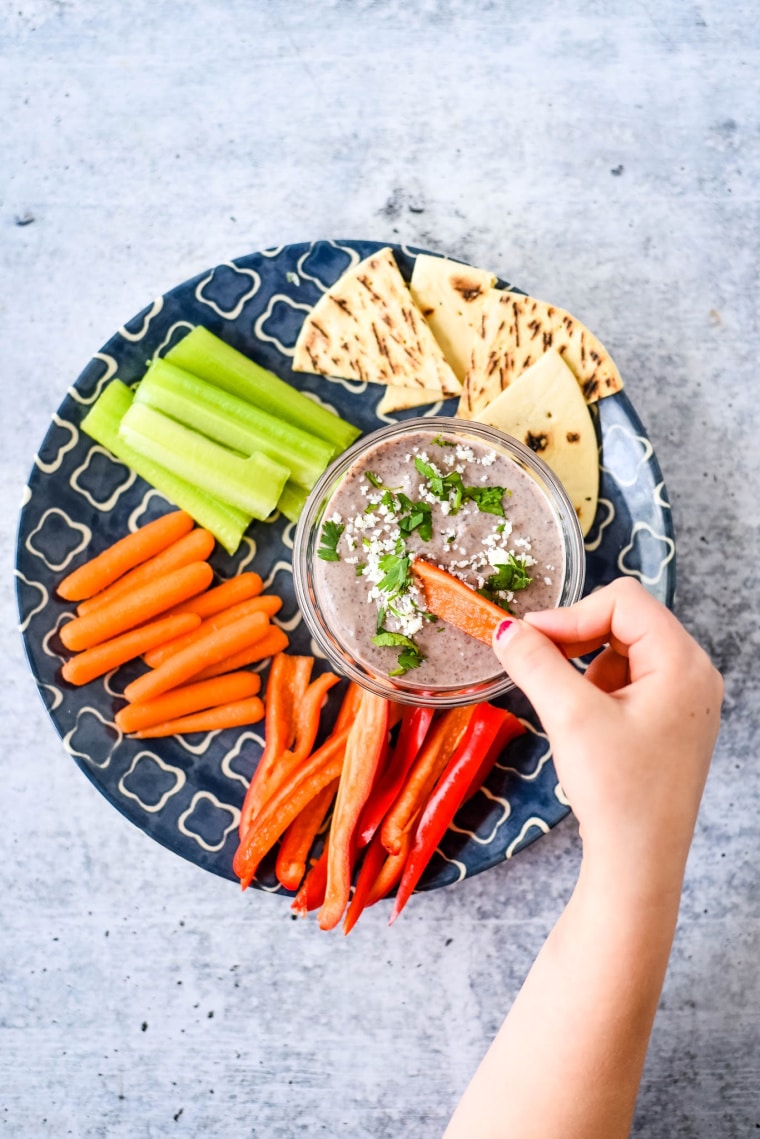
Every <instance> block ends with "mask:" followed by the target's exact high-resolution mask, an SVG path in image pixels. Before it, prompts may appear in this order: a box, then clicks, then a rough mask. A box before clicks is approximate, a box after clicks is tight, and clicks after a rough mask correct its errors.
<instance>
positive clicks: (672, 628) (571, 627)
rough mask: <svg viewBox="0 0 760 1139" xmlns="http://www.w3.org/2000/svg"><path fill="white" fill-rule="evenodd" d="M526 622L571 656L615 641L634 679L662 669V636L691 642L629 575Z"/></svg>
mask: <svg viewBox="0 0 760 1139" xmlns="http://www.w3.org/2000/svg"><path fill="white" fill-rule="evenodd" d="M525 621H526V622H527V623H528V624H530V625H533V626H534V627H535V628H537V629H540V630H541V632H542V633H544V634H545V635H546V636H547V637H550V638H551V640H553V641H554V642H555V644H557V645H558V646H559V647H560V648H562V650H563V651H564V652H565V653H566V654H567V655H568V656H583V655H584V654H585V653H589V652H592V651H593V650H594V649H598V648H600V647H601V646H602V645H605V644H610V645H612V647H613V648H614V650H615V651H616V652H617V653H619V654H620V655H621V656H627V657H628V658H629V660H630V662H631V679H636V678H637V677H639V678H640V677H642V676H645V675H646V674H647V673H649V672H653V671H658V670H659V669H660V668H661V667H662V661H663V652H662V644H663V639H668V640H671V642H673V643H674V645H680V644H681V643H683V644H684V645H686V643H688V641H689V640H690V638H689V635H688V633H687V632H686V630H685V629H684V628H683V626H682V625H681V624H680V622H679V621H678V619H677V618H676V617H674V616H673V614H672V613H671V612H670V610H669V609H667V608H666V607H665V606H664V605H663V604H662V603H661V602H659V601H658V600H657V599H656V598H655V597H653V596H652V595H651V594H650V593H649V592H648V591H647V590H646V589H644V587H643V586H642V585H640V584H639V582H638V581H636V580H635V579H634V578H631V577H622V578H616V579H615V581H613V582H611V583H610V584H609V585H606V586H603V587H602V588H601V589H598V590H596V592H594V593H591V594H589V596H588V597H584V598H583V600H582V601H579V602H577V603H576V604H575V605H571V606H570V607H568V608H566V609H547V610H543V611H540V612H536V613H529V614H528V615H527V616H526V617H525Z"/></svg>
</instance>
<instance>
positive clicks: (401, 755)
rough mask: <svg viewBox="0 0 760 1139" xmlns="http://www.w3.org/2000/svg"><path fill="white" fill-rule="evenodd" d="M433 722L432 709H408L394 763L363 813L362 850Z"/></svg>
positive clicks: (360, 823) (394, 751) (359, 832)
mask: <svg viewBox="0 0 760 1139" xmlns="http://www.w3.org/2000/svg"><path fill="white" fill-rule="evenodd" d="M432 719H433V709H432V708H423V707H419V708H405V709H404V711H403V713H402V717H401V729H400V731H399V736H398V740H397V741H396V746H395V748H394V749H393V753H392V755H391V759H390V763H389V764H388V767H387V769H386V771H385V772H384V773H383V775H382V777H381V778H380V779H379V780H378V781H377V783H376V784H375V786H374V787H373V788H372V793H371V794H370V797H369V799H368V800H367V802H366V803H365V804H364V807H363V809H362V813H361V818H360V819H359V826H358V827H357V836H358V842H359V846H360V847H361V846H366V845H367V843H368V842H369V841H370V840H371V838H372V836H373V835H374V833H375V831H376V830H377V828H378V827H379V826H380V824H381V823H382V821H383V819H384V818H385V814H386V812H387V810H388V808H389V807H390V805H391V804H392V803H393V800H394V799H395V798H396V796H397V795H398V793H399V791H400V790H401V788H402V786H403V784H404V780H405V779H406V776H407V774H408V772H409V768H410V767H411V766H412V764H413V763H414V761H415V759H416V758H417V755H418V753H419V750H420V748H421V747H422V743H423V740H424V739H425V736H426V735H427V733H428V728H429V727H430V724H431V721H432Z"/></svg>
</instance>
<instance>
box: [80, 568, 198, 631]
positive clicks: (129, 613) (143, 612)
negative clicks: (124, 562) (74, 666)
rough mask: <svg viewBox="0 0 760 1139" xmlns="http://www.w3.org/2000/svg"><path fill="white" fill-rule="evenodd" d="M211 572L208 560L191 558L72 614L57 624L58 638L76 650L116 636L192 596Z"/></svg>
mask: <svg viewBox="0 0 760 1139" xmlns="http://www.w3.org/2000/svg"><path fill="white" fill-rule="evenodd" d="M213 576H214V573H213V570H212V569H211V566H210V565H209V564H208V562H193V563H192V564H191V565H189V566H183V567H182V569H178V570H173V571H172V573H168V574H166V575H165V577H160V578H158V580H157V581H153V582H149V583H148V584H147V585H141V586H140V587H139V588H138V589H136V590H135V591H134V592H133V593H128V594H127V595H126V597H117V598H116V599H115V600H114V601H111V602H109V603H108V604H107V605H103V606H102V607H101V608H98V609H96V610H95V611H94V613H88V614H87V615H86V616H85V617H75V618H74V620H73V621H69V623H68V624H67V625H63V626H62V627H61V633H60V636H61V640H62V641H63V643H64V645H65V646H66V648H67V649H70V650H71V651H72V652H78V651H79V650H80V649H89V648H92V646H93V645H98V644H100V643H101V642H102V641H108V640H110V639H111V638H112V637H117V636H118V635H119V633H125V632H126V631H127V629H134V628H135V627H136V626H137V625H142V624H144V623H145V622H146V621H150V619H151V618H152V617H156V616H158V614H159V613H163V612H164V611H165V610H166V609H171V608H172V607H173V606H174V605H176V604H177V603H178V602H180V601H184V600H185V598H186V597H192V596H193V595H194V594H196V593H200V592H201V590H203V589H206V588H207V587H208V586H209V584H210V583H211V579H212V578H213Z"/></svg>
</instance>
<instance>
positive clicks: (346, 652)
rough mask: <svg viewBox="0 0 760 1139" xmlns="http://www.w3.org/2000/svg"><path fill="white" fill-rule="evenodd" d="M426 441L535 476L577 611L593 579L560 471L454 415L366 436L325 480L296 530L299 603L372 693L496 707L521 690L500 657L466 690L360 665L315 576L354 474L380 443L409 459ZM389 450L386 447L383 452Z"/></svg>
mask: <svg viewBox="0 0 760 1139" xmlns="http://www.w3.org/2000/svg"><path fill="white" fill-rule="evenodd" d="M420 434H422V435H423V436H429V439H430V443H431V445H432V444H433V441H434V440H435V439H436V437H438V436H441V435H444V434H445V435H446V437H447V439H454V440H455V441H456V443H457V444H459V443H461V444H462V445H463V446H464V447H467V446H468V444H469V443H471V442H472V443H475V444H476V445H477V444H480V445H481V446H483V445H485V446H486V447H487V448H488V449H489V450H493V451H495V452H496V453H497V454H498V455H499V456H502V457H504V458H506V459H507V460H508V461H509V462H510V463H515V464H516V465H517V466H518V467H519V468H521V470H522V471H524V472H525V473H527V474H528V475H529V476H530V477H531V479H532V480H533V482H534V483H535V484H536V485H537V486H538V488H539V489H540V491H541V492H542V494H543V496H544V498H545V500H546V502H547V503H548V504H549V507H550V509H551V512H552V514H553V515H554V519H555V521H556V524H557V528H558V530H559V534H560V537H561V545H562V548H563V552H564V564H563V565H562V566H561V567H560V566H556V567H555V572H559V571H560V569H561V571H562V585H561V589H560V592H559V598H558V601H557V604H558V605H572V604H573V603H574V602H576V601H577V600H578V599H579V597H580V596H581V592H582V590H583V581H584V573H585V551H584V545H583V535H582V533H581V528H580V524H579V522H578V518H577V515H576V513H575V510H574V508H573V505H572V503H571V502H570V499H569V497H568V495H567V492H566V491H565V489H564V487H563V486H562V484H561V482H560V481H559V479H558V478H557V476H556V475H555V474H554V473H553V471H551V470H550V468H549V467H548V466H547V465H546V463H545V462H543V460H542V459H540V458H539V457H538V456H537V455H536V454H535V453H534V452H533V451H531V450H530V448H528V447H526V446H525V445H524V444H522V443H520V442H519V441H518V440H517V439H513V438H512V437H511V436H509V435H505V434H504V433H503V432H502V431H498V430H496V429H495V428H493V427H487V426H485V425H484V424H481V423H474V422H472V421H470V420H463V419H454V418H452V417H450V416H423V417H418V418H414V419H406V420H403V421H401V422H399V423H395V424H393V425H391V426H389V427H383V428H381V429H380V430H379V431H373V432H372V433H371V434H369V435H366V436H364V438H362V439H360V440H359V441H358V442H357V443H355V444H354V445H353V446H352V447H350V448H349V449H348V450H347V451H344V452H343V454H342V455H340V456H339V457H338V458H337V459H336V460H335V461H334V462H333V463H332V464H331V466H330V467H328V469H327V470H326V471H325V472H324V474H323V475H322V477H321V478H320V479H319V481H318V482H317V484H316V485H315V487H314V489H313V490H312V492H311V494H310V495H309V497H308V499H307V502H306V505H305V506H304V509H303V512H302V514H301V517H300V519H299V522H298V526H297V528H296V534H295V539H294V544H293V582H294V587H295V596H296V601H297V603H298V607H299V609H300V611H301V613H302V615H303V618H304V620H305V622H306V624H307V626H308V628H309V631H310V632H311V635H312V638H313V641H314V642H315V645H316V648H317V650H318V651H319V652H320V653H321V654H322V655H323V656H324V657H325V658H326V659H327V661H328V662H329V665H330V667H331V668H332V669H333V670H334V671H336V672H338V673H339V674H342V675H344V676H346V677H348V678H349V679H350V680H354V681H356V682H357V683H358V684H360V685H362V686H363V687H364V688H367V689H369V690H370V691H371V692H374V693H376V694H377V695H379V696H384V697H386V698H388V699H390V700H395V701H398V702H399V703H403V704H425V705H429V706H432V707H436V708H450V707H454V706H456V705H460V704H473V703H478V702H480V701H485V700H494V699H495V698H496V697H499V696H502V695H504V694H505V693H506V692H509V691H510V690H511V689H513V688H514V687H515V685H514V683H513V681H512V680H511V679H510V678H509V676H507V674H506V673H505V672H504V671H503V669H501V668H500V666H499V663H498V661H497V659H496V657H495V656H494V668H493V674H492V675H490V676H488V677H487V678H486V679H482V678H481V679H479V680H477V681H475V682H468V681H467V680H465V679H462V680H461V681H459V682H458V683H453V684H452V683H445V684H441V685H435V684H432V683H431V682H430V680H429V679H428V680H427V681H421V680H420V678H419V676H418V675H416V673H417V672H418V670H417V669H412V670H410V671H408V672H406V673H405V674H404V675H403V676H396V677H393V676H389V675H388V674H387V672H383V671H381V670H380V669H377V668H375V667H374V666H373V665H371V664H369V663H367V662H365V661H362V660H358V659H357V658H356V653H355V652H354V651H352V649H351V647H350V645H349V644H348V643H347V642H346V638H345V633H344V632H342V630H341V621H340V613H339V612H338V611H337V610H338V606H336V605H335V603H334V601H333V600H332V599H331V598H330V597H328V596H327V593H328V592H329V591H326V590H325V588H324V585H323V584H322V583H321V582H320V574H319V573H318V572H316V573H315V567H316V566H317V563H318V553H317V551H318V548H319V545H320V541H321V540H322V527H323V523H324V521H326V520H327V519H329V518H330V516H331V512H329V510H328V508H329V506H330V503H331V501H332V499H333V496H334V495H335V493H336V491H337V490H338V488H339V487H340V486H341V484H342V482H343V480H344V479H345V477H346V475H347V474H348V473H349V472H350V471H354V470H360V469H362V468H364V467H365V460H366V458H367V456H368V453H369V452H371V451H374V450H375V448H376V447H377V446H378V444H381V443H382V444H386V445H393V446H397V447H399V448H400V449H401V453H402V455H407V454H409V453H410V450H409V444H410V439H411V437H412V436H415V435H420ZM385 449H386V448H385V447H384V448H383V450H385ZM326 515H327V519H326V517H325V516H326ZM505 615H506V614H505ZM372 618H374V609H373V611H372V616H371V617H370V616H369V615H368V618H367V627H368V636H371V633H373V632H374V628H373V627H372V626H373V625H374V621H373V619H372Z"/></svg>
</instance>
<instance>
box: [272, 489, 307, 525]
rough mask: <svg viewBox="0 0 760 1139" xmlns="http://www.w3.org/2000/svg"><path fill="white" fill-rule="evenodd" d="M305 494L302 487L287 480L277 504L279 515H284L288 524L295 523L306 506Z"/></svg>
mask: <svg viewBox="0 0 760 1139" xmlns="http://www.w3.org/2000/svg"><path fill="white" fill-rule="evenodd" d="M306 498H307V494H306V491H305V490H304V488H303V487H302V486H299V485H298V483H295V482H293V480H292V479H288V481H287V482H286V483H285V486H284V488H283V491H282V494H281V495H280V498H279V501H278V503H277V509H278V510H279V511H280V514H284V515H285V517H286V518H287V519H288V521H289V522H297V521H298V519H299V518H300V517H301V511H302V510H303V508H304V506H305V505H306Z"/></svg>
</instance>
